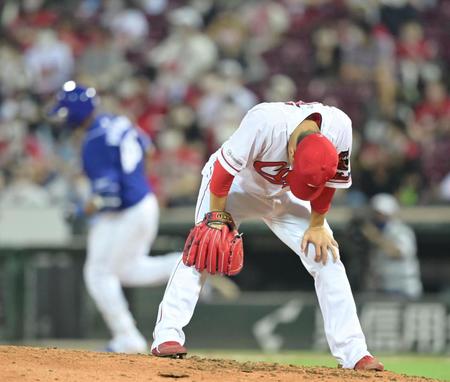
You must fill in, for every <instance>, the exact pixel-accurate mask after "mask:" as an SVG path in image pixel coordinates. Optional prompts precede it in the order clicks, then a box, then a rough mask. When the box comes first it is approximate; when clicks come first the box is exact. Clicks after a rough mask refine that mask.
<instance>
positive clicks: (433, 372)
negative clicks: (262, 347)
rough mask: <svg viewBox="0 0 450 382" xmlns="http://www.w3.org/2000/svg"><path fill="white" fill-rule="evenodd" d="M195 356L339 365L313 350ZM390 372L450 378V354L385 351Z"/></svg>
mask: <svg viewBox="0 0 450 382" xmlns="http://www.w3.org/2000/svg"><path fill="white" fill-rule="evenodd" d="M190 354H191V355H194V354H195V355H199V356H202V357H213V358H230V359H235V360H237V361H243V362H244V361H264V362H277V363H282V364H292V365H299V366H329V367H336V365H337V363H336V361H335V359H334V358H333V357H331V356H330V355H328V354H325V353H313V352H283V353H278V354H263V353H258V352H255V351H242V350H238V351H231V350H229V351H224V350H217V351H193V352H190ZM377 356H378V358H380V360H381V361H382V362H383V363H384V365H385V367H386V369H387V370H389V371H393V372H395V373H400V374H407V375H414V376H421V377H428V378H436V379H440V380H443V381H450V356H449V357H445V356H423V355H415V354H402V355H398V354H396V355H392V354H384V355H383V354H381V355H377Z"/></svg>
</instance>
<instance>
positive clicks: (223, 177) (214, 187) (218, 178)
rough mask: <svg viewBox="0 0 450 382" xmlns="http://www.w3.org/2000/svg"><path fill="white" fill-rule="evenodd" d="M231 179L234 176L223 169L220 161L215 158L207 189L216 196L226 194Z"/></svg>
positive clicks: (231, 181)
mask: <svg viewBox="0 0 450 382" xmlns="http://www.w3.org/2000/svg"><path fill="white" fill-rule="evenodd" d="M233 179H234V176H233V175H231V174H230V173H229V172H228V171H227V170H225V169H224V168H223V167H222V165H221V164H220V162H219V161H218V160H216V162H215V163H214V171H213V174H212V177H211V184H210V186H209V190H210V191H211V192H212V193H213V194H214V195H216V196H219V197H223V196H227V195H228V192H229V191H230V187H231V183H233Z"/></svg>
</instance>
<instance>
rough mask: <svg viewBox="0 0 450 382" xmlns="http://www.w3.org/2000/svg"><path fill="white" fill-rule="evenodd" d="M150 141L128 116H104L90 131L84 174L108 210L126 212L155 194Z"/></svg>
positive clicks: (83, 150) (86, 135)
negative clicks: (148, 168) (148, 171)
mask: <svg viewBox="0 0 450 382" xmlns="http://www.w3.org/2000/svg"><path fill="white" fill-rule="evenodd" d="M149 145H150V140H149V139H148V138H147V137H144V136H143V135H142V134H140V133H139V132H138V130H137V129H136V128H134V126H133V124H132V123H131V122H130V120H129V119H128V118H126V117H124V116H115V115H108V114H102V115H99V116H97V117H96V118H95V120H94V121H93V123H92V124H91V126H90V127H89V128H88V129H87V131H86V134H85V137H84V142H83V148H82V161H83V170H84V172H85V174H86V175H87V177H88V178H89V180H90V182H91V188H92V191H93V193H94V194H96V195H100V196H101V197H102V198H103V200H104V201H105V204H106V205H107V207H106V208H105V209H107V210H123V209H126V208H129V207H132V206H134V205H135V204H137V203H139V202H140V201H141V200H142V199H143V198H144V197H145V196H146V195H148V194H149V193H151V192H152V190H151V187H150V185H149V183H148V180H147V178H146V176H145V164H144V161H145V151H146V150H147V149H148V146H149Z"/></svg>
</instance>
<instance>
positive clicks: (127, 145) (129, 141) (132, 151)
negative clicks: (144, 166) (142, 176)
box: [120, 131, 143, 174]
mask: <svg viewBox="0 0 450 382" xmlns="http://www.w3.org/2000/svg"><path fill="white" fill-rule="evenodd" d="M142 156H143V155H142V148H141V145H140V144H139V142H138V140H137V134H136V132H135V131H130V132H129V133H127V134H126V135H125V137H124V138H123V140H122V142H121V143H120V159H121V161H122V168H123V171H124V172H126V173H128V174H129V173H131V172H133V171H134V170H135V169H136V167H137V165H138V164H139V162H140V161H141V160H142Z"/></svg>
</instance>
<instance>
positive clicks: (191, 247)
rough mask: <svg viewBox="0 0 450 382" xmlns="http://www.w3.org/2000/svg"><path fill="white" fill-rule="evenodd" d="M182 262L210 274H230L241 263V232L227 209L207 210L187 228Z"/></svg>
mask: <svg viewBox="0 0 450 382" xmlns="http://www.w3.org/2000/svg"><path fill="white" fill-rule="evenodd" d="M183 263H184V264H185V265H187V266H189V267H192V266H193V267H195V269H196V270H197V271H199V272H202V271H204V270H206V271H207V272H208V273H210V274H212V275H214V274H216V273H219V274H224V275H228V276H233V275H236V274H238V273H239V272H240V271H241V269H242V267H243V265H244V249H243V245H242V236H241V235H240V234H239V233H238V231H237V230H236V226H235V224H234V221H233V218H232V217H231V215H230V214H229V213H228V212H226V211H211V212H208V213H207V214H206V215H205V217H204V218H203V221H202V222H201V223H200V224H197V225H196V226H195V227H194V228H192V229H191V232H190V233H189V236H188V238H187V239H186V243H185V245H184V249H183Z"/></svg>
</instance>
